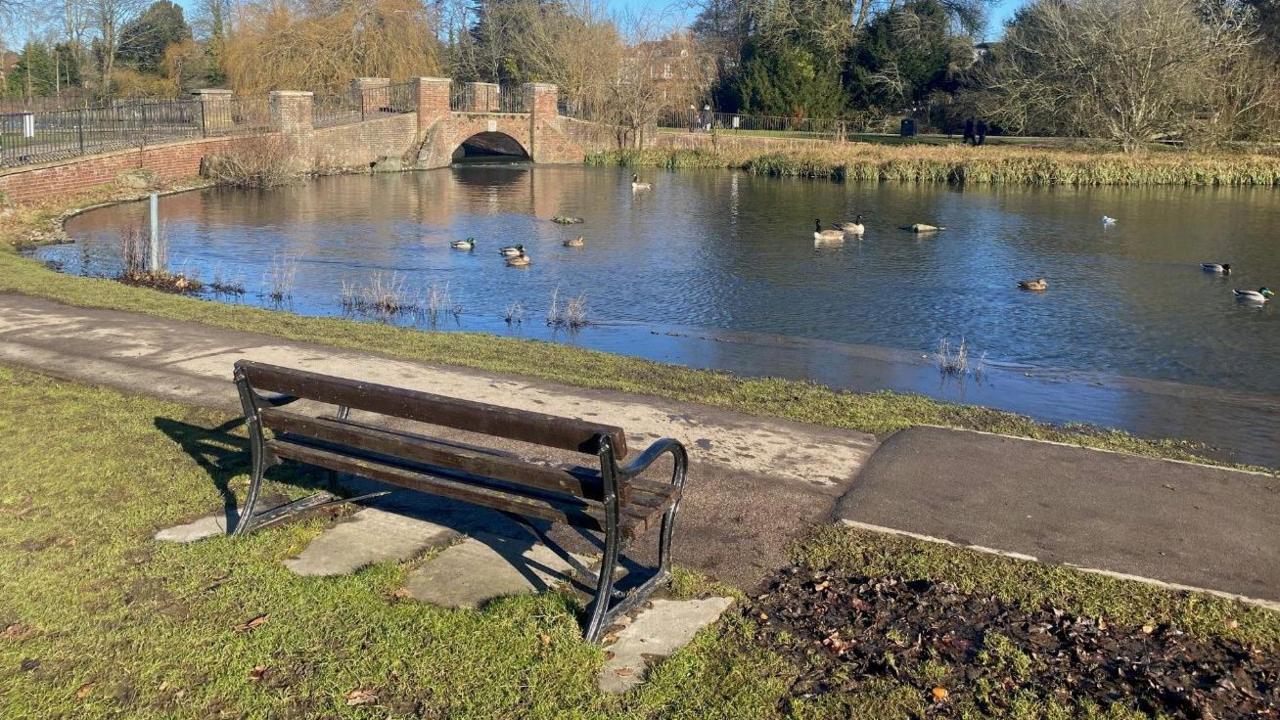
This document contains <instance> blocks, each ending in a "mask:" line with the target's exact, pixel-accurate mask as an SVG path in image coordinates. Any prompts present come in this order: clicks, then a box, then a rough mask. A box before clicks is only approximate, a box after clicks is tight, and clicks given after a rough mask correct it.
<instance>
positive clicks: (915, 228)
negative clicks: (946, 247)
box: [902, 223, 946, 233]
mask: <svg viewBox="0 0 1280 720" xmlns="http://www.w3.org/2000/svg"><path fill="white" fill-rule="evenodd" d="M902 229H903V230H906V231H907V232H913V233H929V232H938V231H939V230H946V228H945V227H942V226H941V225H925V224H924V223H916V224H914V225H903V226H902Z"/></svg>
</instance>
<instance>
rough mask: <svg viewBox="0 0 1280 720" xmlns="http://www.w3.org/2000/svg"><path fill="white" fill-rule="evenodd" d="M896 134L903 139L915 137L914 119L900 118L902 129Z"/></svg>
mask: <svg viewBox="0 0 1280 720" xmlns="http://www.w3.org/2000/svg"><path fill="white" fill-rule="evenodd" d="M898 134H899V135H900V136H902V137H904V138H909V137H915V136H916V120H915V118H902V127H901V128H899V130H898Z"/></svg>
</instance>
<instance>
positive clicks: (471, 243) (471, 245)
mask: <svg viewBox="0 0 1280 720" xmlns="http://www.w3.org/2000/svg"><path fill="white" fill-rule="evenodd" d="M449 247H451V248H453V249H454V250H475V249H476V239H475V238H473V237H469V238H467V239H466V240H454V241H453V242H451V243H449Z"/></svg>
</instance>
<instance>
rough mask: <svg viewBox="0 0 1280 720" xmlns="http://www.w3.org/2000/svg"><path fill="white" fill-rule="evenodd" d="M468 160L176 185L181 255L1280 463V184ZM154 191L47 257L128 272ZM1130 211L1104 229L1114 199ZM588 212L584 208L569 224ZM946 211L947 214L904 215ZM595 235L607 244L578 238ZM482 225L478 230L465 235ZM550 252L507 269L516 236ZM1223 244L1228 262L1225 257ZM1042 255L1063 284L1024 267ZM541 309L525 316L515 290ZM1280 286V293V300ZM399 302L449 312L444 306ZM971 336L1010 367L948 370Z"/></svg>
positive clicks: (668, 353)
mask: <svg viewBox="0 0 1280 720" xmlns="http://www.w3.org/2000/svg"><path fill="white" fill-rule="evenodd" d="M629 173H630V171H623V170H619V169H615V168H586V167H550V166H540V167H536V168H534V167H530V166H523V167H520V166H487V165H481V166H457V167H454V168H451V169H447V170H439V171H431V172H422V173H409V174H396V175H374V176H364V175H361V176H344V177H332V178H320V179H316V180H313V181H311V182H308V183H307V184H305V185H300V186H297V187H291V188H285V189H280V190H272V191H266V192H251V191H238V190H206V191H199V192H191V193H185V194H180V195H174V196H169V197H165V198H162V199H161V201H160V207H161V214H162V217H163V218H164V220H165V232H166V235H167V237H168V238H169V264H170V267H171V268H173V269H184V268H185V269H186V270H187V271H189V272H190V271H194V272H196V273H197V274H198V275H199V276H200V277H201V278H202V279H204V280H205V281H209V280H211V279H213V278H214V277H215V276H221V277H222V278H223V279H238V281H239V282H241V283H242V284H243V285H244V286H245V288H246V290H247V292H246V293H245V295H243V296H242V297H239V298H234V297H232V298H223V299H225V300H229V301H233V302H246V303H251V304H263V305H271V304H272V302H271V300H270V299H269V298H267V297H265V296H263V294H264V293H265V292H266V291H267V284H268V283H267V281H266V280H265V279H264V276H265V275H266V268H267V267H268V266H270V265H271V264H272V262H273V259H285V261H286V262H288V263H296V275H295V283H294V287H293V291H292V296H291V298H289V299H288V300H287V301H286V303H285V307H286V309H290V310H292V311H294V312H298V313H303V314H310V315H342V314H344V313H347V312H348V310H344V308H343V305H342V303H341V300H340V294H341V291H340V288H341V286H342V283H343V282H344V281H345V282H346V283H348V285H349V286H359V285H363V284H366V283H368V282H369V281H370V279H371V278H372V277H373V276H374V275H375V274H378V273H382V274H383V278H384V279H389V277H390V273H393V272H394V273H396V274H397V278H398V279H399V280H401V281H403V283H404V288H405V290H406V294H407V295H410V296H417V297H425V296H426V295H427V294H428V288H429V287H430V286H431V285H432V284H435V285H436V286H437V288H444V287H446V286H447V289H448V295H449V297H450V299H451V303H450V304H455V305H458V306H460V308H461V314H460V315H459V316H458V318H457V319H456V320H455V319H454V318H453V317H452V316H451V315H447V314H446V315H444V316H442V317H441V318H439V319H438V321H437V325H438V327H439V328H440V329H462V330H471V331H483V332H494V333H501V334H516V335H522V336H525V337H533V338H552V339H557V340H561V341H567V342H574V343H578V344H581V345H584V346H588V347H595V348H600V349H604V350H610V351H615V352H626V353H630V354H634V355H640V356H644V357H650V358H654V359H658V360H664V361H671V362H679V363H683V364H688V365H693V366H699V367H715V368H722V369H728V370H733V371H737V372H743V373H750V374H761V375H782V376H788V377H803V378H811V379H814V380H817V381H820V382H824V383H827V384H831V385H835V386H839V387H847V388H854V389H860V390H867V389H879V388H892V389H898V390H909V391H917V392H925V393H929V394H932V395H935V396H939V397H943V398H945V399H953V400H963V401H967V402H978V403H983V404H989V405H993V406H998V407H1002V408H1007V409H1012V410H1016V411H1020V412H1027V413H1030V414H1032V415H1035V416H1037V417H1040V418H1043V419H1046V420H1051V421H1057V422H1063V421H1082V422H1093V423H1099V424H1104V425H1114V426H1118V427H1123V428H1126V429H1130V430H1133V431H1135V432H1139V433H1142V434H1146V435H1160V436H1165V435H1168V436H1182V437H1191V438H1194V439H1199V440H1203V441H1206V442H1209V443H1212V444H1213V445H1215V446H1217V447H1219V448H1220V451H1221V454H1223V455H1224V456H1227V457H1230V458H1234V459H1240V460H1245V461H1251V462H1264V463H1267V464H1271V465H1280V449H1278V448H1277V445H1280V443H1278V442H1277V440H1280V426H1278V425H1277V424H1276V422H1277V420H1280V372H1277V370H1278V365H1277V362H1278V360H1280V312H1278V311H1277V310H1278V308H1277V307H1276V304H1275V303H1271V304H1268V305H1266V306H1263V307H1261V308H1258V307H1250V306H1244V305H1240V304H1238V303H1236V302H1235V300H1234V297H1233V294H1232V292H1231V288H1232V287H1241V288H1251V289H1256V288H1258V287H1259V286H1262V285H1268V284H1269V285H1270V286H1271V287H1273V288H1275V287H1280V245H1278V244H1277V231H1278V230H1280V194H1277V193H1276V192H1275V191H1274V190H1267V189H1239V190H1233V189H1186V188H1124V189H1115V188H1106V189H1068V188H1052V189H1048V188H1044V189H1038V188H994V189H993V188H965V189H961V188H950V187H939V186H925V185H922V186H913V185H901V184H879V185H875V184H854V183H849V184H842V183H831V182H827V181H811V180H795V179H775V178H760V177H752V176H750V175H746V174H744V173H739V172H731V171H683V172H679V173H668V172H658V171H651V172H646V173H643V174H644V175H645V179H646V180H650V181H652V182H653V184H654V188H653V190H652V191H650V192H641V193H633V192H632V190H631V187H630V181H629ZM145 212H146V207H145V204H142V203H138V204H129V205H122V206H116V207H111V208H104V209H100V210H94V211H91V212H89V213H86V214H84V215H81V216H79V217H76V218H74V219H72V220H71V221H70V222H69V223H68V231H69V233H70V235H71V237H72V238H74V239H75V240H76V241H77V242H76V244H73V245H63V246H55V247H47V248H42V249H40V250H38V251H37V255H38V257H40V258H42V259H45V260H52V261H56V262H58V263H60V264H61V265H62V266H63V268H64V269H65V270H66V271H68V272H77V273H79V272H84V273H90V274H111V273H114V272H116V271H118V268H119V260H118V254H119V251H118V241H117V237H118V233H119V231H120V229H121V228H123V227H126V226H137V227H141V226H144V225H145V222H146V221H145ZM855 213H862V214H863V215H864V216H865V217H866V224H867V233H866V235H865V237H864V238H863V239H862V240H853V239H850V240H848V241H846V242H845V243H844V244H843V245H837V246H821V247H815V244H814V242H813V237H812V231H813V221H814V218H822V219H823V221H824V223H825V222H827V221H830V220H834V219H837V218H848V217H851V216H852V215H853V214H855ZM1104 214H1106V215H1110V216H1112V217H1115V218H1118V220H1119V221H1118V223H1117V224H1116V225H1114V226H1111V227H1104V226H1103V224H1102V222H1101V217H1102V216H1103V215H1104ZM555 215H573V216H580V217H582V218H583V219H584V220H585V222H584V223H583V224H581V225H570V226H561V225H557V224H554V223H552V222H550V218H551V217H552V216H555ZM915 222H925V223H930V224H936V225H943V226H946V227H947V230H946V231H945V232H941V233H937V234H932V235H916V234H912V233H908V232H903V231H901V230H898V229H897V228H898V226H900V225H907V224H910V223H915ZM579 234H581V235H583V236H585V238H586V246H585V247H583V248H577V249H572V248H566V247H563V246H562V244H561V243H562V241H563V240H565V239H566V238H569V237H573V236H576V235H579ZM468 236H474V237H475V238H477V240H478V245H477V248H476V249H475V250H474V251H473V252H459V251H456V250H452V249H450V247H449V241H451V240H456V239H460V238H464V237H468ZM516 243H520V244H523V245H524V246H525V247H526V248H527V250H528V252H529V254H530V256H531V257H532V260H533V263H532V265H531V266H530V267H527V268H509V267H506V266H505V265H504V263H503V261H502V260H501V258H500V257H499V256H498V253H497V248H498V247H499V246H502V245H509V244H516ZM1202 261H1217V262H1229V263H1231V264H1232V265H1233V266H1234V268H1235V272H1234V273H1233V274H1232V275H1231V276H1230V278H1227V279H1223V278H1218V277H1214V276H1212V275H1207V274H1205V273H1203V272H1201V270H1200V263H1201V262H1202ZM1039 276H1043V277H1045V278H1047V279H1048V283H1049V289H1048V291H1047V292H1044V293H1028V292H1023V291H1019V290H1018V289H1017V287H1016V281H1017V280H1019V279H1022V278H1031V277H1039ZM555 290H558V293H559V297H560V298H561V299H562V301H563V299H565V298H570V297H575V296H578V295H579V294H585V299H586V303H587V306H588V313H589V315H588V317H589V319H590V321H591V323H592V324H591V325H590V326H588V327H586V328H585V329H583V330H582V331H580V332H577V333H567V332H564V331H563V330H561V331H555V330H552V329H550V328H548V327H547V326H546V324H545V323H544V321H543V318H544V316H545V313H546V309H547V306H548V305H549V301H550V298H551V295H552V292H553V291H555ZM517 302H518V303H520V304H521V305H522V306H523V308H524V313H525V321H524V322H523V323H522V324H519V325H509V324H508V323H507V322H506V321H505V319H504V314H505V309H506V308H508V307H509V306H511V305H512V304H513V303H517ZM1277 302H1280V299H1278V300H1277ZM390 321H391V322H398V323H406V324H418V325H423V326H424V327H425V326H429V325H430V322H429V320H428V319H426V318H425V317H423V316H422V315H421V314H420V313H419V314H414V313H406V314H402V315H399V316H397V317H394V318H391V319H390ZM943 338H949V339H950V342H951V344H952V346H953V347H954V346H955V345H956V344H958V343H959V341H960V340H961V338H963V339H964V342H965V344H966V346H967V348H968V350H969V356H970V363H971V366H973V365H976V364H978V358H980V357H981V356H983V355H985V363H984V364H985V372H981V373H980V374H978V375H977V376H974V375H973V374H972V373H971V374H970V375H969V376H968V377H967V378H965V379H964V380H963V381H960V380H957V379H956V378H950V379H947V378H943V377H942V376H941V375H940V373H939V372H938V370H937V367H936V365H935V364H934V361H933V359H932V358H931V357H928V356H929V355H931V354H932V353H933V352H934V351H935V350H936V349H937V346H938V343H939V341H940V340H941V339H943Z"/></svg>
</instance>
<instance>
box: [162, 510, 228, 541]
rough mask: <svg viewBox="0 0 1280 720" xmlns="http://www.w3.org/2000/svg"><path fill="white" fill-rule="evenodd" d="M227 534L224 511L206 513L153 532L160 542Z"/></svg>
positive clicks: (199, 538) (194, 539)
mask: <svg viewBox="0 0 1280 720" xmlns="http://www.w3.org/2000/svg"><path fill="white" fill-rule="evenodd" d="M226 534H227V516H226V514H225V513H218V514H217V515H206V516H205V517H202V518H198V519H196V520H192V521H191V522H189V523H185V524H183V525H175V526H173V527H170V528H164V529H163V530H160V531H159V532H157V533H156V534H155V539H156V540H159V541H161V542H175V543H192V542H195V541H197V540H204V539H205V538H211V537H215V536H217V535H226Z"/></svg>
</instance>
